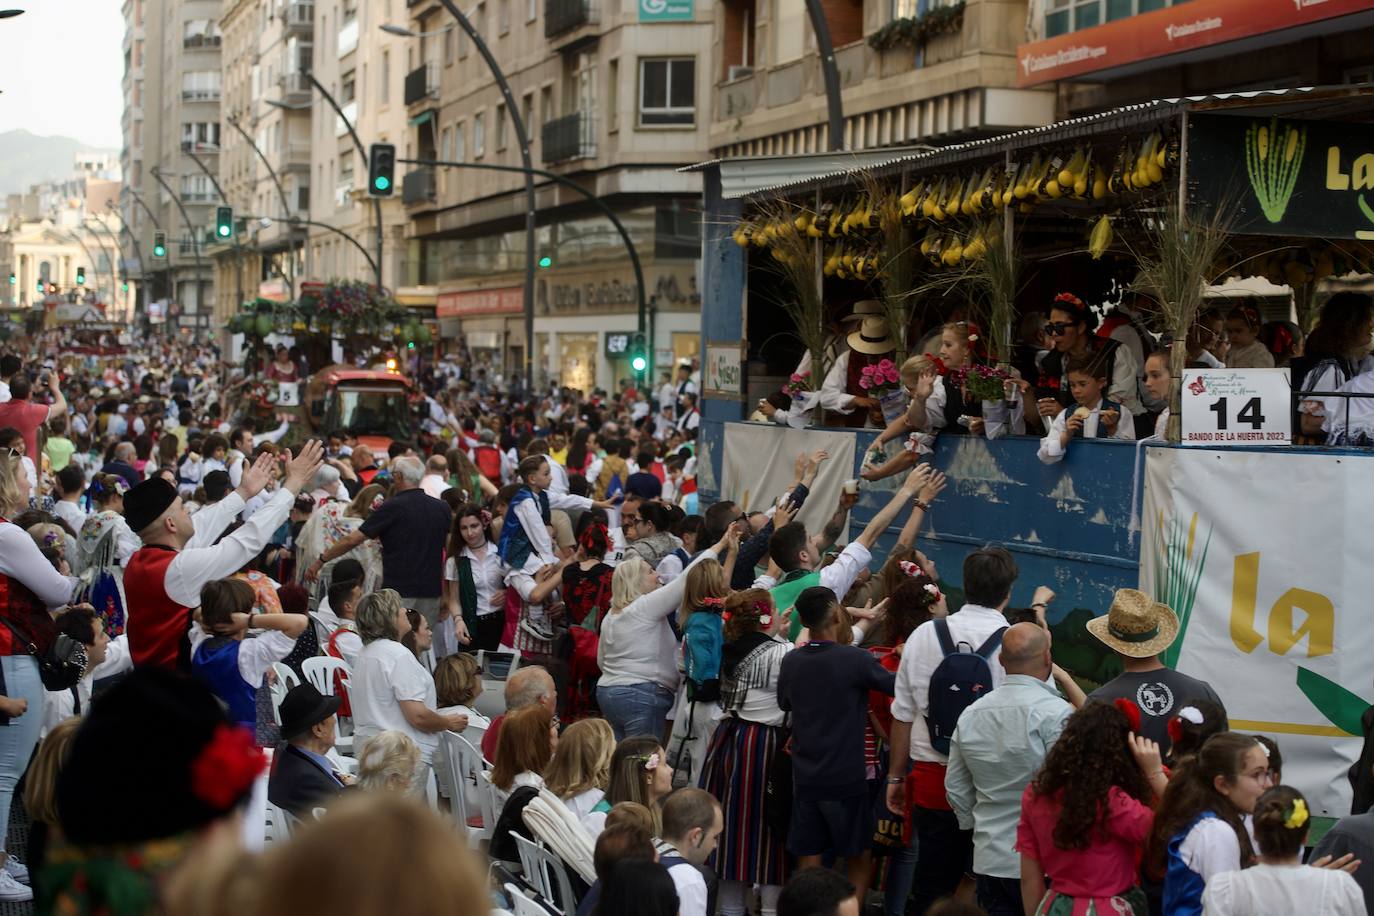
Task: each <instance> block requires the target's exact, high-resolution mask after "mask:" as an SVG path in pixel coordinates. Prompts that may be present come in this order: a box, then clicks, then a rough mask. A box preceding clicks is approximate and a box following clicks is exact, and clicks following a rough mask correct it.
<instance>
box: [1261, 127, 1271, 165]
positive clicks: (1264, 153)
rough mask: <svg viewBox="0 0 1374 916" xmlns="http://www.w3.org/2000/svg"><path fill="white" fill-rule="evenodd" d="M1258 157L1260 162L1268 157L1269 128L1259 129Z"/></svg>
mask: <svg viewBox="0 0 1374 916" xmlns="http://www.w3.org/2000/svg"><path fill="white" fill-rule="evenodd" d="M1259 157H1260V162H1263V161H1264V160H1266V159H1268V158H1269V128H1267V127H1261V128H1260V129H1259Z"/></svg>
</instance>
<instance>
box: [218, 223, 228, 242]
mask: <svg viewBox="0 0 1374 916" xmlns="http://www.w3.org/2000/svg"><path fill="white" fill-rule="evenodd" d="M219 237H220V238H222V239H227V238H229V227H228V226H220V227H219Z"/></svg>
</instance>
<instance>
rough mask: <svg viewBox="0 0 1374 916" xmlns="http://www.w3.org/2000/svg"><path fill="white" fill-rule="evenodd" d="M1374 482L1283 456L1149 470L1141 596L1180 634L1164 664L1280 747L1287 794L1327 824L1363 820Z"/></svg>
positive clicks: (1340, 467)
mask: <svg viewBox="0 0 1374 916" xmlns="http://www.w3.org/2000/svg"><path fill="white" fill-rule="evenodd" d="M1372 471H1374V458H1365V457H1355V458H1347V457H1344V456H1343V457H1342V459H1341V460H1340V461H1337V460H1336V459H1334V458H1332V457H1330V456H1324V455H1312V454H1299V453H1293V452H1289V451H1281V450H1280V451H1272V452H1269V451H1265V452H1259V451H1230V450H1226V449H1219V450H1213V449H1180V448H1152V449H1149V450H1148V457H1147V459H1146V463H1145V503H1144V510H1143V512H1144V514H1143V517H1142V521H1143V525H1142V529H1141V554H1140V588H1141V590H1142V591H1144V592H1146V593H1147V594H1149V595H1151V596H1153V597H1154V598H1155V599H1156V600H1158V601H1162V602H1163V603H1165V604H1167V605H1169V607H1171V608H1173V609H1174V611H1175V612H1176V613H1177V614H1178V616H1179V621H1180V627H1179V635H1178V639H1177V640H1175V642H1174V644H1173V645H1172V646H1171V647H1170V648H1169V649H1168V650H1166V652H1165V653H1164V655H1163V657H1162V660H1163V661H1164V663H1165V664H1167V665H1169V666H1171V667H1174V668H1176V669H1177V670H1179V671H1182V672H1184V673H1185V674H1190V675H1192V676H1193V677H1197V678H1201V679H1203V680H1205V681H1207V682H1208V683H1210V684H1211V685H1212V688H1213V689H1214V690H1216V692H1217V693H1218V694H1219V695H1220V697H1221V700H1222V703H1223V704H1224V705H1225V707H1226V713H1227V715H1228V717H1229V718H1230V724H1231V730H1232V731H1238V732H1249V733H1252V734H1261V735H1268V736H1269V737H1271V738H1274V739H1275V740H1276V741H1278V743H1279V747H1280V748H1281V750H1282V751H1283V781H1284V782H1285V783H1288V784H1290V785H1293V786H1296V787H1297V788H1299V789H1300V790H1302V792H1303V793H1304V794H1305V795H1306V796H1307V803H1308V805H1310V806H1311V807H1312V811H1313V813H1314V814H1320V815H1323V816H1326V817H1339V816H1343V815H1345V814H1349V813H1350V783H1349V782H1348V781H1347V779H1346V770H1347V768H1348V767H1349V766H1350V764H1351V763H1353V762H1354V761H1355V760H1356V759H1357V758H1358V756H1359V753H1360V745H1361V741H1360V738H1359V737H1358V736H1359V735H1360V734H1361V728H1360V716H1361V715H1363V714H1364V711H1365V710H1366V709H1367V708H1368V707H1369V706H1370V702H1371V700H1374V686H1372V685H1374V653H1370V652H1369V651H1368V646H1369V645H1370V642H1371V640H1374V616H1371V615H1370V614H1369V612H1368V604H1369V595H1370V594H1374V565H1371V564H1369V563H1368V562H1366V561H1365V560H1364V559H1363V557H1362V556H1360V552H1361V550H1362V547H1361V545H1362V541H1361V540H1360V539H1359V538H1358V537H1355V536H1353V533H1354V532H1356V531H1358V530H1360V529H1361V528H1362V527H1363V526H1364V520H1365V519H1367V518H1369V517H1370V513H1371V512H1374V490H1371V489H1370V487H1369V485H1368V480H1369V474H1370V473H1371V472H1372ZM1265 482H1272V483H1278V484H1280V486H1281V490H1282V492H1283V493H1301V494H1302V502H1303V504H1304V505H1305V506H1307V507H1309V508H1310V509H1311V510H1312V512H1311V513H1308V514H1304V513H1303V512H1302V511H1301V510H1299V509H1295V505H1294V503H1293V501H1292V500H1290V499H1284V498H1283V496H1282V493H1280V492H1279V491H1278V490H1276V489H1275V487H1274V486H1265V485H1261V484H1262V483H1265ZM1318 509H1319V510H1320V518H1317V517H1314V516H1315V514H1316V511H1317V510H1318Z"/></svg>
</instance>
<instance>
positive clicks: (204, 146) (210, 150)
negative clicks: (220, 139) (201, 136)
mask: <svg viewBox="0 0 1374 916" xmlns="http://www.w3.org/2000/svg"><path fill="white" fill-rule="evenodd" d="M181 148H182V150H183V151H185V152H191V153H195V154H196V155H197V156H218V155H219V144H218V143H200V142H197V141H195V140H182V141H181Z"/></svg>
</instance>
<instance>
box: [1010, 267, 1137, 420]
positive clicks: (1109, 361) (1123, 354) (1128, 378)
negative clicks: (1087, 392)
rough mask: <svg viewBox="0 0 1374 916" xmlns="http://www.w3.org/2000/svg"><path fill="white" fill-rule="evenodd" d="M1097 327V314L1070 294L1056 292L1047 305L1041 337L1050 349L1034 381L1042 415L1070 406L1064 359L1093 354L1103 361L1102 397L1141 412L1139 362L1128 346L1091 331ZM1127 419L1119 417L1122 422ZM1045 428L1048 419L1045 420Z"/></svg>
mask: <svg viewBox="0 0 1374 916" xmlns="http://www.w3.org/2000/svg"><path fill="white" fill-rule="evenodd" d="M1096 327H1097V313H1096V312H1094V311H1093V310H1092V309H1091V308H1090V307H1089V306H1088V304H1087V303H1085V302H1084V301H1083V300H1082V299H1080V298H1078V297H1077V296H1075V295H1074V294H1073V293H1060V294H1059V295H1058V296H1055V297H1054V302H1053V304H1051V306H1050V320H1049V321H1048V322H1047V323H1046V324H1045V336H1046V338H1048V340H1049V342H1050V344H1051V346H1052V349H1051V350H1050V351H1049V352H1048V353H1046V354H1045V358H1044V359H1042V360H1041V361H1040V377H1039V379H1037V381H1036V397H1037V398H1038V400H1037V402H1036V406H1037V407H1038V409H1039V413H1040V416H1041V417H1042V418H1053V417H1057V416H1059V414H1060V413H1062V412H1063V411H1064V409H1065V408H1072V407H1073V396H1072V395H1071V394H1070V393H1069V379H1068V374H1067V364H1068V360H1069V358H1070V357H1072V356H1079V357H1090V356H1093V355H1096V356H1097V357H1099V358H1100V359H1101V360H1103V361H1104V362H1103V367H1104V370H1105V377H1106V379H1107V391H1106V396H1107V398H1108V399H1109V400H1112V401H1115V402H1116V403H1118V404H1121V405H1122V406H1123V407H1124V408H1125V409H1126V410H1127V411H1128V412H1129V413H1130V414H1131V415H1132V416H1134V415H1136V414H1138V413H1141V412H1142V411H1143V410H1144V407H1143V406H1142V405H1141V403H1140V390H1139V389H1140V379H1139V375H1140V365H1139V364H1138V363H1137V362H1136V358H1135V355H1134V354H1132V353H1131V351H1130V349H1129V348H1127V347H1124V346H1122V344H1121V342H1120V341H1118V340H1115V339H1113V338H1111V337H1099V336H1097V335H1095V334H1093V329H1094V328H1096ZM1127 419H1128V418H1124V417H1123V421H1124V420H1127ZM1043 422H1044V424H1045V426H1046V428H1048V427H1049V419H1045V420H1044V421H1043Z"/></svg>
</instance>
